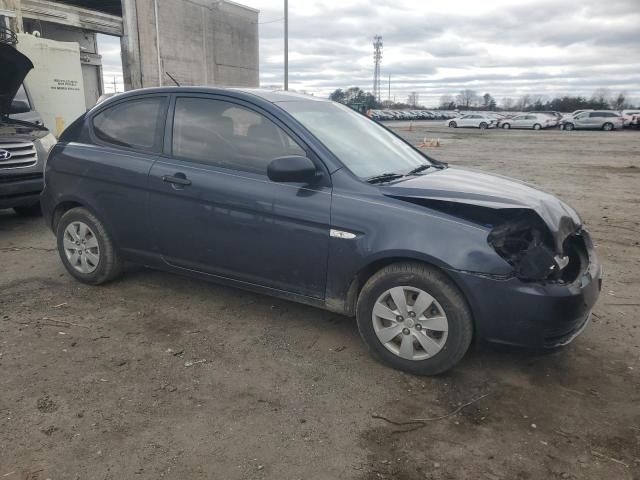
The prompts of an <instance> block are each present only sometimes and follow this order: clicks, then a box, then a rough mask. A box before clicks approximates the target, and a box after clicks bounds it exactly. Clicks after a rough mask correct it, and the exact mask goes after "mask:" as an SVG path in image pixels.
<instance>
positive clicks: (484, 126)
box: [478, 122, 488, 130]
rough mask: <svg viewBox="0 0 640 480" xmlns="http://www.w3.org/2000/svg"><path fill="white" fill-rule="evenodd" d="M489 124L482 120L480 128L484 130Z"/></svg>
mask: <svg viewBox="0 0 640 480" xmlns="http://www.w3.org/2000/svg"><path fill="white" fill-rule="evenodd" d="M487 126H488V125H487V124H486V123H485V122H480V125H478V128H479V129H481V130H484V129H485V128H487Z"/></svg>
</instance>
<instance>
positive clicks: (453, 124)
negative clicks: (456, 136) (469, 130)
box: [449, 122, 458, 128]
mask: <svg viewBox="0 0 640 480" xmlns="http://www.w3.org/2000/svg"><path fill="white" fill-rule="evenodd" d="M457 127H458V124H457V123H456V122H449V128H457Z"/></svg>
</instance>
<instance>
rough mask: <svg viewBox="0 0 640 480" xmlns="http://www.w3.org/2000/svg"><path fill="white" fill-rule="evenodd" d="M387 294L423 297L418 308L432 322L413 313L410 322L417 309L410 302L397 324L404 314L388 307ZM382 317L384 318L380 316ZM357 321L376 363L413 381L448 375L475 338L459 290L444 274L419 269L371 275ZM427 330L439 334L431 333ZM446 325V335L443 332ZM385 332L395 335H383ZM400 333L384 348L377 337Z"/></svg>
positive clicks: (402, 267)
mask: <svg viewBox="0 0 640 480" xmlns="http://www.w3.org/2000/svg"><path fill="white" fill-rule="evenodd" d="M391 289H394V290H395V292H396V293H397V292H398V291H401V292H405V295H404V298H405V299H410V300H411V293H413V291H416V290H417V291H419V292H421V293H419V295H422V294H424V293H426V294H427V296H426V298H427V300H425V301H424V302H422V303H423V304H424V305H426V308H425V309H424V312H427V314H428V315H430V316H433V318H426V317H425V316H424V315H422V314H420V315H418V316H416V315H415V312H414V316H413V317H411V311H412V310H413V309H414V307H415V306H416V305H417V304H418V303H419V302H418V301H415V300H413V301H415V303H414V304H413V305H408V306H406V307H405V308H406V309H407V310H408V311H409V313H408V315H407V316H406V317H402V316H400V317H399V318H403V320H402V322H400V321H399V319H398V317H397V315H398V314H399V313H402V309H401V308H398V307H397V306H395V305H396V304H395V303H390V302H392V297H391V295H392V294H391V293H389V292H390V290H391ZM398 289H399V290H398ZM406 292H409V294H408V295H407V294H406ZM416 293H417V292H416ZM418 298H420V297H418ZM429 298H431V300H428V299H429ZM385 299H386V300H385ZM374 308H375V312H376V313H375V314H374ZM416 310H420V308H419V307H418V308H416ZM380 312H382V314H384V315H386V316H385V317H382V316H380V315H379V313H380ZM394 315H396V319H395V320H393V316H394ZM436 317H437V318H436ZM442 317H444V320H443V318H442ZM389 318H391V319H389ZM356 319H357V323H358V330H359V331H360V336H361V337H362V339H363V340H364V342H365V343H366V345H367V347H368V348H369V351H370V352H371V354H372V356H373V357H374V358H376V359H377V360H380V361H381V362H382V363H384V364H386V365H389V366H391V367H393V368H396V369H398V370H403V371H405V372H409V373H413V374H415V375H438V374H440V373H442V372H445V371H446V370H449V369H450V368H452V367H453V366H454V365H456V364H457V363H458V362H459V361H460V359H462V357H463V356H464V354H465V353H466V352H467V350H468V349H469V345H470V344H471V340H472V337H473V321H472V316H471V312H470V310H469V307H468V306H467V302H466V301H465V299H464V297H463V295H462V293H461V292H460V290H458V288H457V287H456V286H455V285H454V284H453V283H452V282H451V280H449V279H448V277H447V276H446V275H445V274H444V273H442V272H440V271H439V270H437V269H435V268H433V267H430V266H428V265H425V264H420V263H397V264H392V265H389V266H387V267H385V268H383V269H382V270H380V271H379V272H377V273H376V274H374V275H373V276H372V277H371V278H370V279H369V280H368V281H367V283H366V284H365V285H364V287H363V288H362V291H361V292H360V295H359V296H358V305H357V309H356ZM387 319H389V320H387ZM420 322H422V323H424V325H425V326H422V324H421V323H420ZM434 322H436V323H434ZM428 325H431V326H432V327H433V328H435V330H438V329H439V330H440V331H433V330H432V328H430V327H429V326H428ZM444 325H446V330H444V331H443V330H442V329H443V328H445V326H444ZM389 327H392V328H393V330H391V329H390V330H384V329H385V328H389ZM407 327H411V328H407ZM399 328H400V329H401V330H399V333H398V334H397V335H395V336H393V337H391V338H390V339H389V341H387V342H385V343H383V340H382V339H381V338H380V337H379V335H382V336H383V337H384V336H385V335H386V336H387V337H388V336H390V335H393V333H394V332H395V331H396V330H397V329H399ZM407 332H408V333H407ZM424 337H428V338H427V339H425V338H424ZM385 338H386V337H385ZM419 338H420V339H421V340H419ZM426 340H429V341H426ZM405 342H407V345H409V344H410V345H411V346H410V347H409V350H405V353H408V352H409V351H410V352H412V353H411V354H410V355H403V353H402V351H403V349H404V344H405ZM423 342H425V343H426V345H427V346H428V350H432V351H431V353H430V352H429V351H428V350H427V349H426V348H423V347H422V344H423ZM436 347H437V348H436ZM401 355H402V356H401ZM403 356H404V357H405V358H403ZM409 357H412V358H411V359H410V358H409ZM413 357H416V358H413Z"/></svg>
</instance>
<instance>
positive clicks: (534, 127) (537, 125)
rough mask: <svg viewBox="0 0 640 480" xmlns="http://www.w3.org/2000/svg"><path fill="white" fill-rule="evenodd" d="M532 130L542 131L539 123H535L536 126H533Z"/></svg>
mask: <svg viewBox="0 0 640 480" xmlns="http://www.w3.org/2000/svg"><path fill="white" fill-rule="evenodd" d="M533 129H534V130H540V129H542V125H540V124H539V123H536V124H534V125H533Z"/></svg>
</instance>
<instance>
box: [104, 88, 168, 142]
mask: <svg viewBox="0 0 640 480" xmlns="http://www.w3.org/2000/svg"><path fill="white" fill-rule="evenodd" d="M165 106H166V98H165V97H148V98H141V99H138V100H130V101H126V102H123V103H119V104H117V105H114V106H113V107H110V108H107V109H106V110H104V111H102V112H100V113H99V114H97V115H96V116H95V117H94V118H93V131H94V133H95V135H96V137H98V138H99V139H100V140H102V141H103V142H106V143H110V144H113V145H119V146H122V147H128V148H136V149H141V150H155V149H156V147H158V146H159V145H160V143H161V141H160V140H161V138H162V125H164V116H165Z"/></svg>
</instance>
